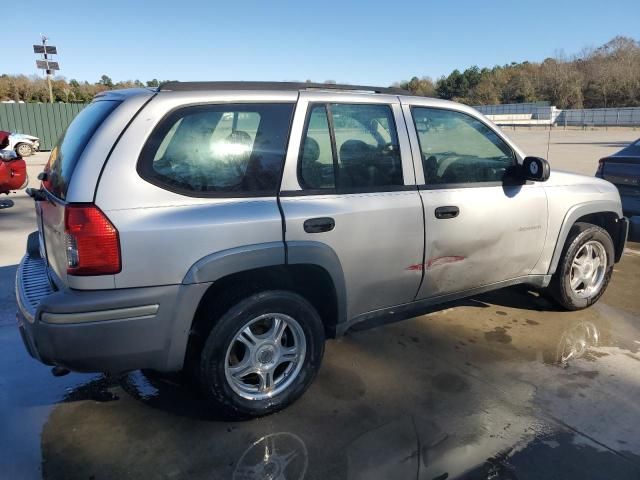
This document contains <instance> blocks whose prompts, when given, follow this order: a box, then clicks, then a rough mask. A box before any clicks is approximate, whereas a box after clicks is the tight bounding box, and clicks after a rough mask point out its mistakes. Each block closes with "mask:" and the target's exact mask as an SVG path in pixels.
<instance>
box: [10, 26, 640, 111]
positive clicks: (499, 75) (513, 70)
mask: <svg viewBox="0 0 640 480" xmlns="http://www.w3.org/2000/svg"><path fill="white" fill-rule="evenodd" d="M307 81H309V80H307ZM51 82H52V90H53V97H54V101H56V102H88V101H90V100H91V99H92V98H93V97H94V95H96V94H97V93H100V92H102V91H104V90H110V89H114V88H132V87H157V86H158V85H159V84H160V83H162V82H161V81H159V80H158V79H155V78H154V79H153V80H149V81H146V82H144V83H143V82H141V81H140V80H127V81H121V82H114V81H113V80H112V79H111V78H110V77H109V76H107V75H102V77H101V78H100V79H99V80H98V81H97V82H95V83H89V82H86V81H84V82H80V81H78V80H75V79H71V80H69V81H67V80H66V79H65V78H64V77H54V78H53V79H52V81H51ZM326 83H335V82H334V81H332V80H327V81H326ZM394 86H399V87H401V88H404V89H406V90H409V91H410V92H411V93H413V94H415V95H422V96H427V97H437V98H443V99H447V100H455V101H458V102H462V103H466V104H469V105H494V104H499V103H522V102H538V101H546V102H550V103H551V104H552V105H555V106H557V107H558V108H599V107H637V106H640V42H638V41H637V40H634V39H632V38H629V37H615V38H614V39H612V40H610V41H609V42H607V43H605V44H604V45H602V46H600V47H598V48H590V49H584V50H583V51H582V52H581V53H580V54H577V55H574V56H572V57H566V56H564V55H557V56H555V57H553V58H547V59H546V60H544V61H543V62H541V63H536V62H522V63H516V62H513V63H511V64H509V65H502V66H495V67H493V68H479V67H477V66H473V67H469V68H467V69H466V70H464V71H462V72H461V71H459V70H454V71H453V72H451V73H450V74H449V75H447V76H443V77H440V78H439V79H437V80H436V81H433V80H432V79H431V78H429V77H421V78H419V77H418V76H415V77H413V78H412V79H411V80H408V81H403V82H398V83H396V84H394ZM6 100H9V101H11V100H13V101H24V102H48V101H49V90H48V86H47V82H46V81H45V80H44V79H43V78H41V77H38V76H36V75H34V76H26V75H0V101H6Z"/></svg>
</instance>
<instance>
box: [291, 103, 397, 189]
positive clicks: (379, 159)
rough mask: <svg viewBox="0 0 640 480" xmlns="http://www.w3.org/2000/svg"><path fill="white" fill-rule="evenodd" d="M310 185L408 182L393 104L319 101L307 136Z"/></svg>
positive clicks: (303, 166)
mask: <svg viewBox="0 0 640 480" xmlns="http://www.w3.org/2000/svg"><path fill="white" fill-rule="evenodd" d="M299 165H300V169H299V177H300V183H301V185H302V186H303V188H305V189H334V188H335V189H337V190H339V191H341V192H346V193H348V192H357V191H368V190H372V191H385V190H389V189H393V187H398V186H403V184H404V180H403V177H402V161H401V158H400V147H399V144H398V136H397V133H396V126H395V122H394V120H393V113H392V111H391V107H390V106H389V105H378V104H375V105H374V104H341V103H334V104H327V105H323V104H316V105H313V106H311V109H310V112H309V116H308V119H307V126H306V130H305V133H304V135H303V138H302V146H301V149H300V161H299Z"/></svg>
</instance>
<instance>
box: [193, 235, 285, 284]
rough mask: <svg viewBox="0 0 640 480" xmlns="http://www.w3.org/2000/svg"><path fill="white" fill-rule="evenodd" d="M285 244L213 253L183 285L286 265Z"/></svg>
mask: <svg viewBox="0 0 640 480" xmlns="http://www.w3.org/2000/svg"><path fill="white" fill-rule="evenodd" d="M284 263H285V254H284V243H282V242H267V243H257V244H253V245H244V246H242V247H235V248H230V249H228V250H222V251H220V252H216V253H212V254H211V255H207V256H206V257H203V258H201V259H200V260H198V261H197V262H196V263H194V264H193V265H192V266H191V268H190V269H189V271H188V272H187V274H186V275H185V276H184V279H183V280H182V283H183V284H185V285H186V284H190V283H203V282H215V281H216V280H218V279H220V278H222V277H225V276H227V275H231V274H232V273H238V272H243V271H245V270H251V269H254V268H261V267H273V266H275V265H284Z"/></svg>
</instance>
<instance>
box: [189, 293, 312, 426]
mask: <svg viewBox="0 0 640 480" xmlns="http://www.w3.org/2000/svg"><path fill="white" fill-rule="evenodd" d="M323 353H324V327H323V324H322V320H321V319H320V316H319V315H318V313H317V311H316V310H315V309H314V308H313V306H311V304H310V303H309V302H307V301H306V300H305V299H304V298H303V297H301V296H300V295H297V294H295V293H292V292H287V291H267V292H261V293H257V294H255V295H252V296H250V297H248V298H246V299H244V300H242V301H240V302H239V303H237V304H236V305H235V306H233V307H232V308H231V309H230V310H228V311H227V312H226V313H225V314H223V315H222V316H221V317H220V318H219V319H218V320H217V321H216V322H215V325H214V326H213V328H212V330H211V332H210V334H209V336H208V338H207V340H206V342H205V345H204V348H203V350H202V353H201V356H200V369H199V383H200V386H201V388H202V390H203V392H204V394H205V395H206V397H207V398H208V400H209V401H210V402H211V403H212V405H213V406H214V407H215V408H216V409H218V410H221V411H222V413H223V414H225V415H226V416H232V417H257V416H261V415H267V414H269V413H273V412H276V411H278V410H281V409H282V408H284V407H286V406H287V405H289V404H291V403H292V402H294V401H295V400H296V399H297V398H299V397H300V396H301V395H302V394H303V393H304V391H305V390H306V389H307V388H308V387H309V385H310V384H311V382H312V381H313V379H314V377H315V375H316V373H317V371H318V368H319V367H320V362H321V360H322V355H323Z"/></svg>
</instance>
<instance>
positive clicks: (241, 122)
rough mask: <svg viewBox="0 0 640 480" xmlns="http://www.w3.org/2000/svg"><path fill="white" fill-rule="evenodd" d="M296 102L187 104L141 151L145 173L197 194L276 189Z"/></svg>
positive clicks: (147, 175) (141, 169) (166, 121)
mask: <svg viewBox="0 0 640 480" xmlns="http://www.w3.org/2000/svg"><path fill="white" fill-rule="evenodd" d="M292 111H293V104H232V105H202V106H196V107H187V108H183V109H180V110H178V111H176V112H174V113H172V114H170V115H169V116H168V117H167V118H166V119H165V120H163V121H162V122H161V124H160V125H159V126H158V127H157V129H156V131H155V132H154V133H153V134H152V136H151V138H150V139H149V142H148V143H147V145H146V146H145V148H144V150H143V154H142V159H141V163H140V166H139V171H140V173H141V174H142V176H143V177H145V178H147V179H149V180H150V181H152V182H153V183H155V184H160V185H161V186H167V187H169V189H171V190H175V191H178V192H181V193H186V194H190V195H194V194H196V195H197V194H199V193H203V194H216V193H220V194H225V193H226V194H239V195H242V194H243V193H244V194H265V195H270V194H275V193H276V189H277V187H278V183H279V179H280V172H281V170H282V164H283V162H284V156H285V149H286V142H287V138H288V134H289V124H290V120H291V113H292Z"/></svg>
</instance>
